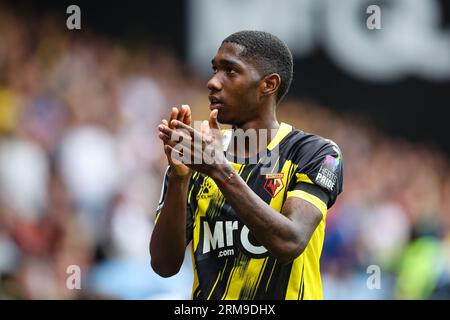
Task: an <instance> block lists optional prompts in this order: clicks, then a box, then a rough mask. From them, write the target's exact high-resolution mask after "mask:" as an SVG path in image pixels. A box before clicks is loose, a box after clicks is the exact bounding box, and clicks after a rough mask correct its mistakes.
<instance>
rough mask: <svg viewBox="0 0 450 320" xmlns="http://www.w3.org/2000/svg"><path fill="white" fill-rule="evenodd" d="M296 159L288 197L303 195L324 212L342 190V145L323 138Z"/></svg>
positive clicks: (303, 197) (301, 196)
mask: <svg viewBox="0 0 450 320" xmlns="http://www.w3.org/2000/svg"><path fill="white" fill-rule="evenodd" d="M296 159H297V165H298V167H297V170H296V172H295V177H294V181H293V182H292V183H291V185H290V188H289V189H288V193H287V197H288V198H289V197H293V196H295V197H299V198H302V199H304V200H306V201H308V202H310V203H311V204H313V205H314V206H315V207H317V208H318V209H319V210H320V211H321V212H322V214H324V215H325V214H326V212H327V210H328V209H329V208H331V206H332V205H333V204H334V203H335V201H336V198H337V196H338V195H339V194H340V193H341V192H342V183H343V163H342V155H341V151H340V149H339V147H338V146H337V145H336V144H335V143H334V142H332V141H331V140H326V139H323V138H321V139H320V140H318V141H315V142H312V143H311V146H310V148H309V149H307V151H306V152H303V154H302V155H301V156H299V157H296Z"/></svg>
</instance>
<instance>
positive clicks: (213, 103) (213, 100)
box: [208, 96, 224, 110]
mask: <svg viewBox="0 0 450 320" xmlns="http://www.w3.org/2000/svg"><path fill="white" fill-rule="evenodd" d="M208 99H209V102H210V104H209V109H210V110H214V109H221V108H223V106H224V104H223V102H222V100H220V99H219V98H217V97H216V96H208Z"/></svg>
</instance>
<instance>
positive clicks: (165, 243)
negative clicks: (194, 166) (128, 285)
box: [150, 174, 190, 276]
mask: <svg viewBox="0 0 450 320" xmlns="http://www.w3.org/2000/svg"><path fill="white" fill-rule="evenodd" d="M189 179H190V175H188V176H186V177H183V178H181V177H177V176H176V175H174V174H170V175H169V183H168V186H167V193H166V199H167V200H166V201H165V202H164V205H163V207H162V209H161V213H160V214H159V218H158V221H157V223H156V224H155V227H154V229H153V233H152V237H151V241H150V255H151V264H152V268H153V269H154V270H155V272H157V273H158V274H160V275H161V276H171V275H173V274H176V273H177V272H178V270H179V268H180V267H181V265H182V263H183V259H184V253H185V249H186V209H187V208H186V206H187V205H186V199H187V195H188V191H189V190H188V188H189Z"/></svg>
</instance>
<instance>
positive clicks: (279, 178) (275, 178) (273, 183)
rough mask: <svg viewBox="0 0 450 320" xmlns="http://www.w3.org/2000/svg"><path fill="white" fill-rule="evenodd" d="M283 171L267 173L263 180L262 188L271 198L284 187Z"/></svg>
mask: <svg viewBox="0 0 450 320" xmlns="http://www.w3.org/2000/svg"><path fill="white" fill-rule="evenodd" d="M283 177H284V173H283V172H280V173H268V174H266V181H265V182H264V190H266V191H267V193H268V194H270V196H271V197H272V198H273V197H275V196H276V195H277V194H278V193H280V191H281V190H283V188H284V182H283Z"/></svg>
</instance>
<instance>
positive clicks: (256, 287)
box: [252, 257, 269, 299]
mask: <svg viewBox="0 0 450 320" xmlns="http://www.w3.org/2000/svg"><path fill="white" fill-rule="evenodd" d="M268 260H269V257H266V258H265V259H264V264H263V266H262V268H261V270H260V271H259V275H258V281H257V282H256V286H255V287H254V288H253V293H252V299H255V296H256V290H257V289H258V287H259V283H260V282H261V278H262V275H263V273H264V270H266V266H267V261H268Z"/></svg>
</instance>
